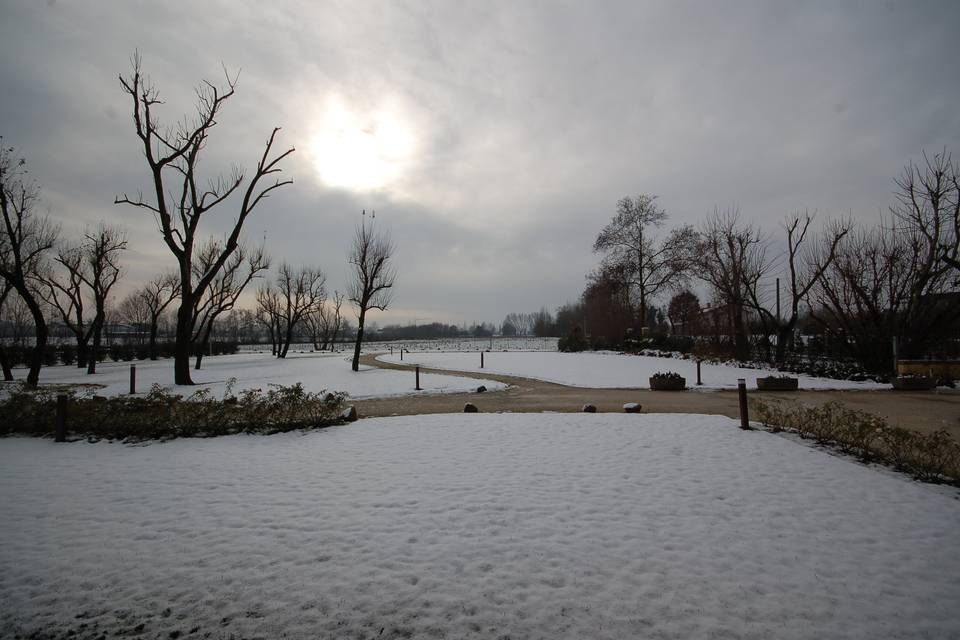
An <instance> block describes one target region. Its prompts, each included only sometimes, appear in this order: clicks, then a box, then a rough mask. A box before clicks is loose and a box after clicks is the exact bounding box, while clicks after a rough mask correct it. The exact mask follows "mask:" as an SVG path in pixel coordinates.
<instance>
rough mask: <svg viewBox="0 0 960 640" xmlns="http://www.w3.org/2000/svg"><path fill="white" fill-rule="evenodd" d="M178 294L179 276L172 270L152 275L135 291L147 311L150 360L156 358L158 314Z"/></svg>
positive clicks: (160, 313)
mask: <svg viewBox="0 0 960 640" xmlns="http://www.w3.org/2000/svg"><path fill="white" fill-rule="evenodd" d="M179 295H180V277H179V276H178V275H177V274H176V273H174V272H169V273H162V274H159V275H156V276H154V277H153V278H152V279H151V280H150V281H149V282H147V284H145V285H143V286H142V287H140V289H138V290H137V292H136V296H137V297H138V298H139V299H140V300H141V301H142V302H143V305H144V306H145V307H146V309H147V312H148V322H149V327H150V343H149V345H150V346H149V350H150V359H151V360H156V359H157V335H158V333H159V328H160V316H161V315H162V314H163V312H164V311H165V310H166V308H167V307H168V306H170V303H171V302H173V301H174V300H175V299H176V298H177V297H178V296H179Z"/></svg>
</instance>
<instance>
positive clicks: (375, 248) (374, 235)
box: [348, 211, 397, 371]
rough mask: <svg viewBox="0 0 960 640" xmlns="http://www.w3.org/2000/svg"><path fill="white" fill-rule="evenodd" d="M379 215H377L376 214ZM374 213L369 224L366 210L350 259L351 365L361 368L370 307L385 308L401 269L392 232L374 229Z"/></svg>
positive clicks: (354, 367) (356, 369) (355, 235)
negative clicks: (354, 312)
mask: <svg viewBox="0 0 960 640" xmlns="http://www.w3.org/2000/svg"><path fill="white" fill-rule="evenodd" d="M374 215H375V214H374ZM374 215H371V216H370V218H371V219H370V224H369V225H368V224H367V218H366V211H364V212H363V220H362V221H361V222H360V226H359V227H357V230H356V232H355V233H354V236H353V245H352V246H351V247H350V254H349V256H348V262H349V263H350V265H351V267H352V270H353V273H352V282H351V283H350V291H349V295H350V302H352V303H353V304H354V305H355V306H356V307H357V340H356V343H355V344H354V348H353V361H352V363H351V365H350V366H351V368H352V369H353V370H354V371H359V370H360V349H361V347H362V346H363V324H364V321H365V320H366V317H367V312H368V311H369V310H370V309H379V310H380V311H385V310H386V309H387V307H388V306H389V305H390V301H391V298H392V297H393V284H394V282H395V281H396V279H397V270H396V268H395V267H394V266H393V265H392V264H391V259H392V258H393V253H394V245H393V242H392V241H391V240H390V235H389V234H388V233H385V232H384V233H380V232H378V231H377V230H376V229H375V228H374V219H373V218H374Z"/></svg>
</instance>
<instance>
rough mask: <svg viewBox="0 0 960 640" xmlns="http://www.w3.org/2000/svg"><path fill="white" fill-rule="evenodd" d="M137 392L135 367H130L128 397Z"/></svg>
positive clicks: (133, 365)
mask: <svg viewBox="0 0 960 640" xmlns="http://www.w3.org/2000/svg"><path fill="white" fill-rule="evenodd" d="M136 392H137V365H135V364H132V365H130V395H133V394H135V393H136Z"/></svg>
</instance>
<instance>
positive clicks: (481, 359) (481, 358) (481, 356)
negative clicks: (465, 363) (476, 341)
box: [480, 351, 483, 369]
mask: <svg viewBox="0 0 960 640" xmlns="http://www.w3.org/2000/svg"><path fill="white" fill-rule="evenodd" d="M480 368H481V369H483V351H481V352H480Z"/></svg>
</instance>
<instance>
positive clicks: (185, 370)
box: [116, 55, 293, 384]
mask: <svg viewBox="0 0 960 640" xmlns="http://www.w3.org/2000/svg"><path fill="white" fill-rule="evenodd" d="M224 75H225V81H226V87H225V88H223V89H221V88H220V87H217V86H216V85H214V84H212V83H210V82H204V84H203V85H202V86H201V87H199V88H198V89H197V102H198V104H197V117H196V119H195V121H194V122H193V123H187V122H186V121H183V122H182V123H181V124H180V125H179V126H178V127H177V128H175V129H171V130H164V129H161V127H160V125H159V122H158V120H157V117H156V115H155V113H154V108H155V107H156V106H157V105H159V104H161V100H160V98H159V93H158V91H157V90H156V88H155V87H154V86H153V85H152V84H151V83H150V82H149V81H147V80H145V79H144V77H143V76H142V75H141V72H140V58H139V55H135V56H134V60H133V72H132V74H131V75H130V76H128V77H126V78H125V77H123V76H121V77H120V83H121V85H122V86H123V90H124V91H125V92H126V93H127V94H129V96H130V98H131V99H132V101H133V122H134V128H135V131H136V134H137V137H138V138H139V139H140V143H141V146H142V147H143V153H144V157H145V158H146V160H147V165H148V166H149V169H150V178H151V185H152V188H153V196H154V197H153V200H148V199H145V198H144V197H143V196H142V194H141V195H139V196H138V197H137V198H136V199H131V198H128V197H127V196H126V195H124V196H122V197H119V198H117V199H116V202H117V203H124V204H129V205H133V206H135V207H140V208H143V209H146V210H148V211H150V212H151V213H152V214H153V216H154V218H155V219H156V221H157V224H158V226H159V228H160V232H161V235H162V236H163V240H164V242H165V243H166V245H167V247H168V248H169V249H170V252H171V253H173V255H174V257H175V258H176V260H177V264H178V267H179V274H180V307H179V309H178V311H177V332H176V344H175V347H174V357H175V362H174V382H175V383H176V384H193V381H192V379H191V377H190V354H191V351H192V347H193V343H192V341H193V339H194V337H195V336H196V335H197V333H198V330H197V325H198V323H201V318H200V317H199V316H198V315H197V310H198V309H199V308H200V305H201V301H202V300H203V298H204V296H205V295H206V294H207V290H208V289H209V288H210V287H211V286H213V284H214V281H215V280H216V279H217V278H218V277H220V276H221V275H222V271H223V270H224V268H225V267H226V265H227V263H228V261H229V260H230V259H231V257H232V256H233V255H234V253H235V252H236V251H237V249H238V247H239V246H240V232H241V230H242V228H243V224H244V222H245V221H246V219H247V217H248V216H249V215H250V214H251V213H252V212H253V210H254V208H255V207H256V206H257V205H258V204H259V203H260V202H261V201H262V200H263V199H264V198H266V197H268V195H269V194H270V192H271V191H273V190H274V189H277V188H279V187H281V186H283V185H286V184H290V183H292V182H293V181H292V180H283V181H281V180H274V181H273V182H272V183H270V184H268V185H266V186H264V185H262V184H261V183H262V181H263V180H264V179H265V178H267V177H268V176H270V175H271V174H275V173H278V172H280V168H279V166H278V165H279V163H280V161H281V160H282V159H283V158H285V157H287V156H288V155H290V154H291V153H293V148H290V149H288V150H287V151H285V152H283V153H281V154H279V155H277V156H275V157H272V158H271V157H270V152H271V148H272V146H273V142H274V139H275V138H276V135H277V132H278V131H279V130H280V129H279V128H275V129H274V130H273V132H272V133H271V134H270V137H269V139H268V140H267V143H266V147H265V148H264V151H263V154H262V155H261V157H260V160H259V162H258V163H257V168H256V171H255V172H254V174H253V178H252V179H251V180H250V181H249V183H248V184H247V186H246V189H244V190H243V192H242V199H241V201H240V207H239V212H238V214H237V217H236V219H235V220H234V222H233V228H232V230H231V231H230V233H229V234H228V235H227V237H226V240H225V241H224V242H223V243H221V244H220V245H219V247H220V251H219V253H218V254H217V255H216V256H214V257H213V259H212V260H211V261H210V262H209V264H207V266H206V268H205V270H203V271H200V270H198V269H197V268H196V266H195V264H194V249H195V244H196V243H197V239H198V231H199V225H200V221H201V219H202V218H203V217H204V215H205V214H206V213H208V212H209V211H210V210H211V209H214V208H215V207H217V205H219V204H221V203H223V202H224V201H226V200H227V199H228V198H229V197H230V196H231V195H233V194H234V193H235V192H237V193H239V191H238V190H239V189H240V187H241V185H242V184H243V182H244V174H243V172H242V171H241V170H240V169H239V168H234V170H233V171H232V173H231V174H230V176H229V177H223V176H219V177H217V178H216V179H212V180H208V181H206V182H205V183H204V182H203V181H201V179H200V176H199V175H198V169H199V160H200V152H201V151H202V150H203V148H204V147H205V146H206V143H207V139H208V137H209V135H210V131H211V129H212V128H213V127H214V126H215V125H216V122H217V116H218V114H219V113H220V110H221V108H222V107H223V105H224V103H225V102H226V101H227V100H228V99H230V97H231V96H233V93H234V88H235V87H236V81H237V77H236V76H234V77H230V75H229V74H227V73H226V72H225V74H224ZM200 332H202V329H201V331H200Z"/></svg>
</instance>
